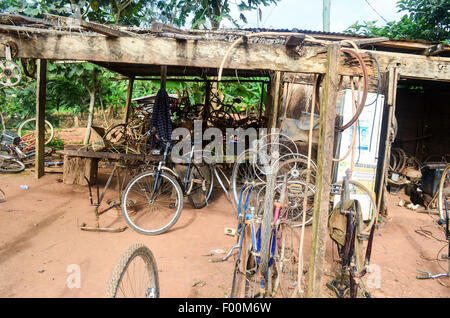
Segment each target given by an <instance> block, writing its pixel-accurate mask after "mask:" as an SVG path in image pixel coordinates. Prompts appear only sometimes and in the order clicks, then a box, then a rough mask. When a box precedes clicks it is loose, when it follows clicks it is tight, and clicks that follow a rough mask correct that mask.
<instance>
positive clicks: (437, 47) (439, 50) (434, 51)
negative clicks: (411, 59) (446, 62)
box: [423, 43, 445, 56]
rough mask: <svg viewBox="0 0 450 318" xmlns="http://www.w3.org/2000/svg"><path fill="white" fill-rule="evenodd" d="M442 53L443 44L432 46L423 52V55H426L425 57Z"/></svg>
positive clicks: (443, 49)
mask: <svg viewBox="0 0 450 318" xmlns="http://www.w3.org/2000/svg"><path fill="white" fill-rule="evenodd" d="M444 51H445V45H444V43H439V44H436V45H432V46H430V47H428V48H426V49H425V50H424V52H423V54H424V55H426V56H433V55H436V54H439V53H442V52H444Z"/></svg>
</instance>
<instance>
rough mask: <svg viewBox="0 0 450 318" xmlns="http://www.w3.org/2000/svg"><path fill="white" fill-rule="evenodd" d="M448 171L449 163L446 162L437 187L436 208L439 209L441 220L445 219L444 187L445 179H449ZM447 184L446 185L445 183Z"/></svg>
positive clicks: (449, 169) (449, 170)
mask: <svg viewBox="0 0 450 318" xmlns="http://www.w3.org/2000/svg"><path fill="white" fill-rule="evenodd" d="M449 173H450V164H447V166H446V167H445V169H444V171H442V175H441V180H440V181H439V188H438V200H439V201H438V210H439V217H440V219H441V220H445V219H446V215H445V213H444V209H445V207H444V204H443V202H444V200H445V198H444V192H445V191H444V189H445V181H446V180H447V181H449V179H448V176H447V175H448V174H449ZM447 186H448V185H447Z"/></svg>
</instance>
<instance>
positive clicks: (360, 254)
mask: <svg viewBox="0 0 450 318" xmlns="http://www.w3.org/2000/svg"><path fill="white" fill-rule="evenodd" d="M350 174H351V172H350V171H348V172H347V175H346V176H344V179H343V181H342V182H341V183H340V184H336V185H334V187H333V189H332V191H333V193H332V194H338V195H340V196H341V198H340V201H339V202H338V203H337V204H336V206H335V208H334V209H333V210H332V211H331V213H330V214H329V219H328V229H329V234H330V237H331V239H332V240H333V242H334V243H335V244H336V247H337V250H338V254H339V258H340V260H339V270H338V273H337V277H336V278H335V279H334V280H332V281H331V282H329V283H327V287H328V288H329V289H331V290H332V291H333V292H335V293H336V295H337V297H339V298H344V297H346V296H349V297H351V298H356V297H370V294H369V293H368V292H367V291H366V290H365V287H364V284H363V281H362V278H363V277H364V276H365V274H366V273H367V267H368V266H369V263H370V256H371V251H372V243H373V237H374V233H375V224H376V219H377V217H378V209H377V206H376V203H375V200H374V199H373V194H372V193H371V192H370V191H369V190H368V189H367V188H366V187H365V186H363V185H362V184H361V183H359V182H357V181H353V180H350ZM341 184H342V186H341ZM350 185H352V186H354V187H356V188H359V189H360V190H361V191H363V192H365V193H366V194H367V195H368V196H369V197H370V199H371V210H372V211H373V213H372V216H371V219H370V221H369V223H368V224H364V221H363V216H362V210H361V204H360V203H359V201H358V200H356V199H351V198H350V194H351V189H350ZM364 241H367V246H366V252H365V254H364Z"/></svg>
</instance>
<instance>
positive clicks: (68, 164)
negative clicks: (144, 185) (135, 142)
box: [56, 150, 161, 185]
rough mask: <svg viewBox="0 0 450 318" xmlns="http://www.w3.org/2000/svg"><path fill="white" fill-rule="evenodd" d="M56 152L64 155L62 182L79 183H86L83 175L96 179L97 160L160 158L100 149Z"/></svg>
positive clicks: (155, 159) (157, 159) (92, 179)
mask: <svg viewBox="0 0 450 318" xmlns="http://www.w3.org/2000/svg"><path fill="white" fill-rule="evenodd" d="M56 153H57V154H60V155H63V156H64V168H63V183H65V184H80V185H87V182H86V179H85V178H84V177H87V178H88V179H89V180H90V182H91V183H92V184H94V183H95V182H96V181H97V174H98V162H99V161H100V160H110V161H125V162H126V161H133V162H139V161H140V162H142V163H144V162H148V161H159V160H160V159H161V158H160V156H152V155H135V154H122V153H112V152H100V151H79V150H59V151H57V152H56Z"/></svg>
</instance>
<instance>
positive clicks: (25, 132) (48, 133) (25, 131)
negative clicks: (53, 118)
mask: <svg viewBox="0 0 450 318" xmlns="http://www.w3.org/2000/svg"><path fill="white" fill-rule="evenodd" d="M44 131H45V137H44V140H45V145H47V144H48V143H49V142H50V141H52V140H53V137H54V135H55V129H54V128H53V125H52V124H51V123H50V122H49V121H48V120H45V125H44ZM17 134H18V135H19V136H20V137H24V138H25V139H26V140H25V143H26V144H28V143H32V142H35V141H36V118H30V119H27V120H25V121H24V122H23V123H21V124H20V126H19V129H18V130H17ZM26 136H30V138H26Z"/></svg>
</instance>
